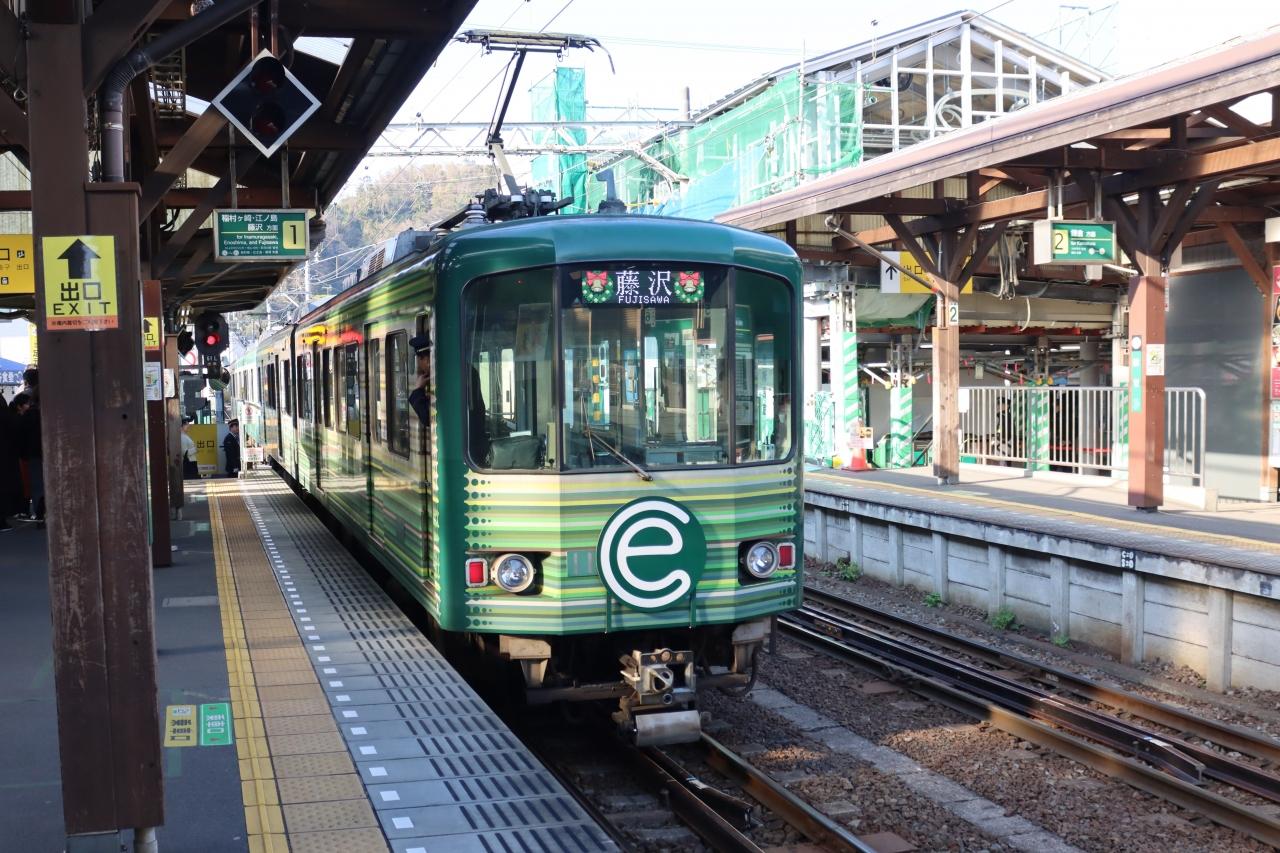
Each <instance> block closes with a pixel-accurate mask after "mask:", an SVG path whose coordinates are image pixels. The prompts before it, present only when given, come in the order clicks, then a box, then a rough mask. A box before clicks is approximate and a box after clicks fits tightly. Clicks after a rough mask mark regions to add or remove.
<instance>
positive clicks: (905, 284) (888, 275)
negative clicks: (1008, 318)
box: [880, 251, 973, 293]
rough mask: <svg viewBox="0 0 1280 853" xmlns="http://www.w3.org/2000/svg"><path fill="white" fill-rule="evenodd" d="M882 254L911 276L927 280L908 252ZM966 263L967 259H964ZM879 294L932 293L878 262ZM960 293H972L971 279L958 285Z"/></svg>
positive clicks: (882, 262)
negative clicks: (907, 271)
mask: <svg viewBox="0 0 1280 853" xmlns="http://www.w3.org/2000/svg"><path fill="white" fill-rule="evenodd" d="M882 254H883V255H884V256H885V257H886V258H889V259H890V260H892V261H894V262H896V263H897V264H898V265H899V266H901V267H902V268H903V269H905V270H910V271H911V273H912V274H914V275H917V276H919V277H920V278H922V279H924V280H925V281H928V280H929V274H928V273H926V272H925V271H924V267H922V266H921V265H920V262H919V261H917V260H916V258H915V256H914V255H912V254H911V253H910V252H896V251H890V252H882ZM965 260H966V261H967V260H968V258H966V259H965ZM880 292H881V293H933V290H932V289H931V288H928V287H925V286H924V285H923V284H921V283H920V282H918V281H916V280H915V279H914V278H912V277H911V276H909V275H903V274H902V273H901V272H899V271H898V269H897V267H894V266H893V265H892V264H888V263H885V262H884V261H881V262H880ZM960 292H961V293H972V292H973V279H972V278H971V279H969V280H968V281H966V282H965V283H964V284H962V285H960Z"/></svg>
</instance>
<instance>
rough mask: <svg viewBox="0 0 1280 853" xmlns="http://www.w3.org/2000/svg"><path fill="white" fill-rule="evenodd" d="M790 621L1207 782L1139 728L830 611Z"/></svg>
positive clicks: (801, 613)
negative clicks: (905, 641)
mask: <svg viewBox="0 0 1280 853" xmlns="http://www.w3.org/2000/svg"><path fill="white" fill-rule="evenodd" d="M786 616H787V619H788V620H792V621H795V622H797V623H802V624H804V625H806V626H807V627H809V628H812V629H814V630H817V631H820V632H822V633H825V634H829V635H831V636H832V637H834V638H836V639H837V640H840V641H841V642H844V643H849V644H852V645H856V646H858V647H860V648H864V649H867V650H868V651H871V652H873V653H877V654H880V655H881V656H884V657H887V658H890V659H892V660H894V661H895V662H897V663H900V664H903V665H905V666H908V667H910V668H911V669H913V670H914V671H916V672H920V673H923V674H925V675H929V676H932V677H934V678H939V679H943V680H945V681H948V682H950V683H952V684H954V685H956V686H957V687H962V688H964V689H965V690H967V691H969V692H970V693H973V694H974V695H976V696H979V697H981V698H982V699H984V700H986V701H988V702H991V703H993V704H996V705H999V706H1001V707H1003V708H1005V709H1006V710H1009V711H1013V712H1015V713H1019V714H1022V715H1024V716H1029V717H1037V718H1039V719H1041V720H1045V721H1047V722H1051V723H1053V724H1055V725H1058V726H1062V727H1063V728H1066V729H1070V730H1071V731H1073V732H1075V733H1076V734H1080V735H1084V736H1086V737H1088V738H1090V739H1092V740H1096V741H1098V742H1100V743H1104V744H1106V745H1107V746H1110V747H1111V748H1112V749H1115V750H1117V751H1119V752H1124V753H1128V754H1130V755H1138V756H1141V757H1142V758H1144V759H1145V760H1146V761H1149V762H1150V763H1152V764H1155V765H1157V766H1159V767H1163V768H1164V769H1165V770H1167V771H1169V772H1170V773H1173V774H1174V775H1176V776H1177V777H1178V778H1180V779H1182V780H1183V781H1186V782H1191V783H1193V784H1199V783H1200V781H1201V780H1202V777H1203V773H1204V765H1203V764H1202V763H1201V762H1199V761H1196V760H1195V759H1193V758H1191V757H1189V756H1188V755H1186V754H1185V753H1184V752H1183V751H1182V750H1180V749H1178V748H1176V747H1174V746H1173V745H1171V744H1169V743H1168V742H1166V741H1164V740H1162V739H1160V738H1156V737H1153V736H1152V735H1151V734H1150V733H1149V732H1146V731H1144V730H1142V729H1140V728H1138V727H1137V726H1133V725H1130V724H1128V723H1125V722H1122V721H1121V720H1118V719H1115V718H1114V717H1110V716H1108V715H1105V714H1102V713H1099V712H1097V711H1092V710H1090V709H1088V708H1083V707H1080V706H1078V705H1076V704H1075V703H1072V702H1068V701H1066V700H1062V699H1057V698H1056V697H1053V696H1050V695H1048V694H1046V693H1044V692H1043V691H1038V690H1035V689H1033V688H1030V687H1026V686H1024V685H1021V684H1018V683H1016V682H1013V681H1009V680H1008V679H1005V678H1001V677H999V676H997V675H993V674H992V673H989V672H987V671H985V670H981V669H978V668H977V667H975V666H971V665H969V664H965V663H961V662H959V661H954V660H949V659H947V658H945V657H943V656H941V655H939V654H938V653H936V652H933V651H929V650H927V649H923V648H920V647H917V646H913V645H910V644H908V643H904V642H903V641H902V640H899V639H897V638H895V637H891V636H889V635H887V634H881V633H879V632H877V631H874V630H872V629H870V628H864V627H862V626H860V625H855V624H854V623H852V622H848V621H846V620H844V619H842V618H840V617H839V616H836V615H834V614H831V613H827V612H825V611H820V610H813V609H812V608H809V607H802V608H800V609H799V610H797V611H793V612H791V613H788V614H786Z"/></svg>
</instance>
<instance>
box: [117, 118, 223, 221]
mask: <svg viewBox="0 0 1280 853" xmlns="http://www.w3.org/2000/svg"><path fill="white" fill-rule="evenodd" d="M226 126H227V119H226V117H225V116H223V115H222V113H221V112H219V111H218V110H215V109H207V110H205V111H204V112H203V113H201V114H200V117H199V118H198V119H196V120H195V122H194V123H193V124H192V125H191V127H189V128H187V132H186V133H184V134H182V138H181V139H179V140H178V141H177V143H176V144H175V145H174V146H173V148H172V149H171V150H170V151H169V153H168V154H166V155H165V158H164V159H163V160H161V161H160V163H159V164H158V165H157V166H156V170H155V171H154V172H153V173H152V174H151V175H149V176H148V177H147V180H146V182H145V183H143V185H142V199H141V201H139V202H138V218H139V219H142V220H145V219H146V218H147V217H148V216H150V215H151V212H152V211H153V210H155V209H156V205H157V204H159V203H160V200H161V199H162V198H164V195H165V193H167V192H168V191H169V188H170V187H172V186H173V185H174V183H175V182H176V181H177V180H178V178H179V176H181V175H182V174H184V173H185V172H186V171H187V169H189V168H190V167H191V164H192V163H194V162H195V160H196V158H197V157H199V156H200V154H201V152H203V151H204V149H205V148H206V147H207V146H208V145H209V143H210V142H211V141H212V140H213V139H214V137H216V136H217V135H218V134H219V133H221V132H222V131H223V130H225V129H226Z"/></svg>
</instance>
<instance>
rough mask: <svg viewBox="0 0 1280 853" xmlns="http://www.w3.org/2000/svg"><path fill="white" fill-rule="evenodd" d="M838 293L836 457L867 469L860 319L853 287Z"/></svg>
mask: <svg viewBox="0 0 1280 853" xmlns="http://www.w3.org/2000/svg"><path fill="white" fill-rule="evenodd" d="M845 287H847V288H848V289H847V290H846V289H842V290H840V291H839V293H838V295H837V298H836V299H835V300H834V305H835V307H836V311H834V312H833V313H832V317H831V321H832V322H831V387H832V390H833V391H834V392H835V393H834V396H835V425H836V428H835V433H836V442H835V454H836V455H837V456H839V457H840V459H841V460H843V462H844V467H845V468H849V469H852V470H855V471H862V470H865V469H866V467H867V454H866V448H865V447H864V446H863V443H862V425H863V423H864V422H865V416H864V414H863V410H862V388H861V387H860V386H859V385H858V318H857V308H856V306H855V305H854V289H853V285H852V284H850V285H846V286H845Z"/></svg>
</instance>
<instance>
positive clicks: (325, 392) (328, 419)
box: [316, 350, 333, 427]
mask: <svg viewBox="0 0 1280 853" xmlns="http://www.w3.org/2000/svg"><path fill="white" fill-rule="evenodd" d="M330 352H331V351H330V350H324V351H322V352H321V353H320V376H319V378H318V379H317V380H316V381H317V382H319V383H320V409H321V412H322V417H323V418H324V425H325V426H326V427H332V426H333V372H332V370H331V369H330V364H329V353H330Z"/></svg>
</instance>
